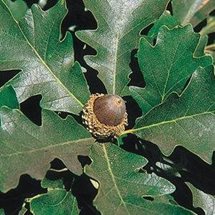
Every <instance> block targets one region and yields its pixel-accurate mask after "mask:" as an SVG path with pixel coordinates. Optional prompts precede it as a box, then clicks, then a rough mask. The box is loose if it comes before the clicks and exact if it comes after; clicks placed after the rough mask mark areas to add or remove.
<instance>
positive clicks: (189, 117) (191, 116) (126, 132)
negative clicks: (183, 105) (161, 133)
mask: <svg viewBox="0 0 215 215" xmlns="http://www.w3.org/2000/svg"><path fill="white" fill-rule="evenodd" d="M207 114H212V115H214V114H215V111H211V112H208V111H206V112H203V113H198V114H193V115H189V116H182V117H179V118H175V119H172V120H168V121H162V122H158V123H155V124H151V125H147V126H143V127H140V128H134V129H129V130H127V131H125V132H123V133H122V135H124V134H128V133H136V132H139V131H142V130H146V129H150V128H153V127H157V126H160V125H165V124H171V123H177V121H181V120H186V119H192V118H194V117H196V116H202V115H207Z"/></svg>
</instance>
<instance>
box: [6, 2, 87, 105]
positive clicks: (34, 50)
mask: <svg viewBox="0 0 215 215" xmlns="http://www.w3.org/2000/svg"><path fill="white" fill-rule="evenodd" d="M2 2H3V4H4V5H5V7H6V8H7V10H8V12H9V14H10V15H11V17H12V19H13V20H14V22H15V23H16V25H17V26H18V28H19V30H20V32H21V34H22V35H23V37H24V39H25V40H26V42H27V44H28V45H29V46H30V48H31V49H32V50H33V52H34V53H35V55H36V56H37V57H38V58H39V60H40V61H41V63H42V64H43V65H44V66H45V67H46V68H47V70H48V71H49V72H50V74H51V75H52V76H53V77H54V79H55V80H56V82H57V83H58V84H59V85H61V86H62V88H63V89H64V90H65V91H66V92H67V93H68V94H69V95H70V96H71V97H73V98H74V99H75V100H76V101H77V103H79V105H80V106H81V107H83V106H84V104H82V102H81V101H80V100H78V99H77V98H76V97H75V95H74V94H72V93H71V92H70V91H69V90H68V89H67V88H66V87H65V86H64V85H63V83H62V82H61V81H60V80H59V78H58V77H57V76H56V75H55V74H54V72H52V70H51V69H50V68H49V66H48V65H47V64H46V62H45V61H44V60H43V59H42V57H41V56H40V55H39V53H38V52H37V50H36V49H35V48H34V47H33V45H32V44H31V43H30V41H29V40H28V38H27V37H26V36H25V34H24V32H23V31H22V28H21V27H20V25H19V23H18V22H17V21H16V19H15V18H14V16H13V14H12V13H11V11H10V9H9V8H8V6H7V4H6V3H5V2H4V0H2ZM33 19H34V18H33Z"/></svg>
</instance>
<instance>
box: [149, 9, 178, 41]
mask: <svg viewBox="0 0 215 215" xmlns="http://www.w3.org/2000/svg"><path fill="white" fill-rule="evenodd" d="M179 24H180V23H179V22H178V21H177V20H176V18H175V17H173V16H171V14H170V12H169V11H164V13H163V14H162V15H161V16H160V18H159V19H158V20H157V21H156V22H155V24H154V25H153V27H152V28H151V29H150V31H149V33H148V34H147V39H149V41H153V39H155V38H156V37H157V36H158V33H159V31H160V28H161V27H162V26H163V25H165V26H166V27H168V28H169V29H172V28H174V27H176V26H177V25H179Z"/></svg>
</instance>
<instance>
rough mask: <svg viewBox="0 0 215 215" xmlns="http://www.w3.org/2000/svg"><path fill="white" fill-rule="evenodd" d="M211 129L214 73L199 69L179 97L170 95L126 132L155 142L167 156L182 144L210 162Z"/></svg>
mask: <svg viewBox="0 0 215 215" xmlns="http://www.w3.org/2000/svg"><path fill="white" fill-rule="evenodd" d="M209 69H211V67H210V68H209ZM211 70H212V69H211ZM214 131H215V80H214V72H213V71H210V72H209V71H205V70H204V69H199V70H198V71H196V72H194V74H193V75H192V77H191V81H190V83H189V84H188V86H187V87H186V89H185V91H184V92H183V93H182V95H181V96H180V97H178V96H177V95H171V96H170V97H169V98H168V99H167V100H166V102H165V103H163V104H162V105H160V106H158V107H156V108H154V109H153V110H151V111H150V112H149V113H148V114H147V115H145V116H143V117H141V118H140V119H139V120H138V121H137V124H136V126H135V128H134V129H131V130H128V131H126V132H125V133H129V132H132V133H135V134H137V135H138V136H140V137H141V138H143V139H145V140H148V141H151V142H153V143H156V144H158V146H159V148H160V149H161V150H162V151H163V152H164V153H165V154H166V155H169V154H170V153H171V152H172V151H173V149H174V148H175V147H176V146H177V145H182V146H184V147H186V148H187V149H188V150H190V151H191V152H194V153H196V154H197V155H199V156H200V157H201V158H202V159H204V160H206V161H207V162H208V163H210V162H211V158H212V154H213V151H214V150H215V145H214V140H215V132H214Z"/></svg>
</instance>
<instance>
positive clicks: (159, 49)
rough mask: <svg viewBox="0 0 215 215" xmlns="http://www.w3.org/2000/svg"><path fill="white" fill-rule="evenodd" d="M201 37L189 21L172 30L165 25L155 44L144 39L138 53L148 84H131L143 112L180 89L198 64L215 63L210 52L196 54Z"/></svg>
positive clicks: (131, 89)
mask: <svg viewBox="0 0 215 215" xmlns="http://www.w3.org/2000/svg"><path fill="white" fill-rule="evenodd" d="M199 37H200V36H199V34H196V33H194V32H193V30H192V27H191V26H190V25H188V26H186V27H183V28H181V27H175V28H173V29H172V30H170V29H168V28H167V27H166V26H163V27H162V28H160V32H159V34H158V37H157V42H156V44H155V46H152V45H151V44H150V43H149V42H148V41H147V40H146V39H145V38H142V39H141V41H140V48H139V50H138V53H137V56H138V60H139V65H140V69H141V71H142V73H143V75H144V79H145V82H146V87H145V88H140V87H130V91H131V94H132V96H133V97H134V98H135V100H136V101H137V102H138V104H139V106H140V107H141V109H142V111H143V113H144V114H146V113H147V112H148V111H150V110H151V109H152V108H153V107H155V106H157V105H159V104H160V103H163V102H164V101H165V99H166V98H167V97H168V96H169V95H170V94H171V93H173V92H176V93H181V91H182V90H183V88H184V85H185V83H186V82H187V80H188V79H189V78H190V76H191V74H192V73H193V72H194V71H195V70H196V69H197V68H198V67H199V66H202V67H205V66H208V65H210V64H212V61H211V58H210V57H209V56H202V57H194V56H193V55H194V54H193V53H194V52H195V50H196V47H197V45H198V41H199Z"/></svg>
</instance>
